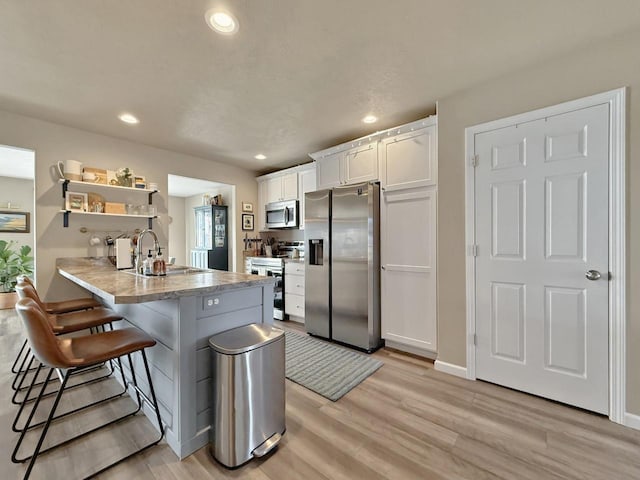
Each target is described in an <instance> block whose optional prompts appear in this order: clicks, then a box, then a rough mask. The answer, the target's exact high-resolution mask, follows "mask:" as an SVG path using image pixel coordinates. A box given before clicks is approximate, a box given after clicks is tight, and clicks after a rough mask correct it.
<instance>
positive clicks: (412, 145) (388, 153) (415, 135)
mask: <svg viewBox="0 0 640 480" xmlns="http://www.w3.org/2000/svg"><path fill="white" fill-rule="evenodd" d="M436 152H437V150H436V127H435V126H431V127H427V128H423V129H420V130H417V131H415V132H409V133H405V134H403V135H398V136H396V137H391V138H385V139H384V140H382V141H381V142H380V160H381V161H380V164H381V169H382V172H381V173H382V175H381V183H382V186H383V187H385V188H386V190H387V191H389V190H394V189H401V188H416V187H426V186H430V185H436V183H437V181H438V161H437V156H436V155H437V154H436Z"/></svg>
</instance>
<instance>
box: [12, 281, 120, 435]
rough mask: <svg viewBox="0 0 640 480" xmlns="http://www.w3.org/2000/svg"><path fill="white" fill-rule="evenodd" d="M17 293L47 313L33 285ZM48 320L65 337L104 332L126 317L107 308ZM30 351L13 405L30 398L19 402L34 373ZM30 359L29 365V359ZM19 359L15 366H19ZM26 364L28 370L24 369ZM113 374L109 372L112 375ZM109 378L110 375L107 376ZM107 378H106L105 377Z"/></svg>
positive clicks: (20, 286) (17, 381) (16, 380)
mask: <svg viewBox="0 0 640 480" xmlns="http://www.w3.org/2000/svg"><path fill="white" fill-rule="evenodd" d="M16 292H17V293H18V296H19V297H20V298H30V299H32V300H33V301H34V302H35V303H36V304H38V307H39V308H40V310H42V311H46V306H45V304H44V303H43V302H42V301H41V300H40V297H39V296H38V293H37V292H36V290H35V288H33V285H31V284H29V283H27V282H20V283H18V284H17V285H16ZM46 316H47V320H48V321H49V323H50V325H51V328H52V330H53V332H54V333H55V334H57V335H64V334H68V333H74V332H79V331H81V330H85V329H94V328H95V329H96V330H97V329H98V327H102V328H103V330H104V325H106V324H111V323H112V322H115V321H118V320H122V319H123V318H124V317H123V316H122V315H120V314H118V313H116V312H114V311H113V310H111V309H109V308H105V307H98V308H93V309H91V310H82V311H78V312H71V313H65V314H55V315H54V314H49V313H47V314H46ZM22 351H23V350H20V353H19V354H18V356H20V355H21V354H22ZM29 353H30V352H29V351H27V353H26V355H25V356H24V357H23V359H22V363H21V364H20V367H19V368H18V369H17V370H16V371H15V374H16V376H15V378H14V380H13V383H12V385H11V387H12V388H13V390H14V391H15V393H14V395H13V398H12V399H11V401H12V403H14V404H16V405H18V404H20V403H21V402H22V401H24V400H26V399H27V398H28V397H25V398H24V399H23V400H22V401H20V400H18V393H19V392H21V391H23V390H25V388H26V387H24V386H23V385H24V381H25V379H26V376H27V374H28V372H29V371H32V370H33V368H32V365H33V362H34V359H33V357H30V356H29ZM28 358H30V360H29V362H28V363H27V359H28ZM17 360H18V359H17V358H16V362H14V363H15V364H17ZM25 364H26V369H25V368H24V367H25ZM111 373H112V372H109V375H111ZM107 376H108V375H107ZM105 378H106V377H105ZM14 425H15V424H14Z"/></svg>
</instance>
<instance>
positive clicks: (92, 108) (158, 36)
mask: <svg viewBox="0 0 640 480" xmlns="http://www.w3.org/2000/svg"><path fill="white" fill-rule="evenodd" d="M214 6H223V7H227V8H228V9H229V10H231V11H232V12H233V13H234V14H235V16H236V17H237V18H238V20H239V22H240V30H239V32H238V33H237V34H236V35H234V36H222V35H218V34H216V33H215V32H213V31H212V30H211V29H209V28H208V26H207V25H206V23H205V19H204V13H205V12H206V11H207V10H208V9H209V8H211V7H214ZM0 11H1V12H2V15H0V65H1V66H2V75H0V109H5V110H9V111H14V112H17V113H22V114H26V115H31V116H35V117H39V118H43V119H46V120H50V121H54V122H58V123H62V124H66V125H70V126H73V127H77V128H82V129H86V130H90V131H94V132H99V133H103V134H106V135H111V136H116V137H121V138H126V139H130V140H133V141H136V142H140V143H145V144H148V145H154V146H158V147H162V148H167V149H170V150H174V151H179V152H184V153H189V154H193V155H197V156H201V157H205V158H209V159H213V160H218V161H222V162H227V163H232V164H236V165H239V166H242V167H244V168H248V169H251V170H256V171H259V172H265V171H270V170H273V169H276V168H282V167H286V166H291V165H294V164H298V163H304V162H306V161H308V160H309V159H308V157H307V154H308V153H309V152H313V151H317V150H320V149H323V148H326V147H329V146H332V145H335V144H337V143H341V142H343V141H347V140H350V139H353V138H355V137H358V136H361V135H365V134H368V133H371V132H373V131H376V130H382V129H385V128H388V127H392V126H394V125H398V124H401V123H405V122H408V121H411V120H415V119H418V118H420V117H422V116H425V115H426V114H429V113H432V112H433V111H434V108H435V102H436V101H437V100H438V99H439V98H443V97H445V96H447V95H450V94H452V93H454V92H455V91H458V90H461V89H465V88H468V87H469V86H471V85H474V84H477V83H479V82H483V81H486V80H488V79H491V78H495V77H498V76H501V75H503V74H505V73H507V72H509V71H513V70H516V69H520V68H523V67H525V66H527V65H530V64H535V63H538V62H542V61H544V60H546V59H548V58H552V57H556V56H560V55H566V54H568V53H569V52H570V51H572V50H574V49H577V48H585V46H586V45H588V44H589V43H590V42H597V41H599V40H601V39H603V38H605V37H610V36H612V35H615V34H617V33H619V32H623V31H626V30H631V29H636V28H638V27H639V26H640V8H638V2H637V0H607V1H606V2H605V1H603V0H526V1H525V0H521V1H513V0H482V1H477V0H475V1H474V0H447V1H442V0H439V1H437V0H397V1H394V2H389V1H388V0H349V1H346V2H345V1H338V0H322V1H312V0H262V1H255V0H234V1H231V0H228V1H227V3H226V4H225V3H224V2H220V1H218V0H209V1H196V0H181V1H178V0H165V1H162V2H159V1H157V0H112V1H108V2H105V1H104V0H83V1H82V2H78V1H77V0H57V1H55V2H46V1H39V2H26V1H15V0H0ZM125 111H127V112H132V113H134V114H135V115H137V116H138V117H139V118H140V120H141V123H140V124H139V125H135V126H129V125H126V124H123V123H121V122H120V121H119V120H118V119H117V115H118V114H120V113H122V112H125ZM368 113H373V114H375V115H377V116H378V117H379V118H380V120H379V122H378V123H377V124H374V125H365V124H363V123H361V122H360V119H361V118H362V117H363V116H365V115H366V114H368ZM257 153H264V154H265V155H267V159H266V160H256V159H254V158H253V157H254V155H256V154H257Z"/></svg>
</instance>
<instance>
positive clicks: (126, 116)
mask: <svg viewBox="0 0 640 480" xmlns="http://www.w3.org/2000/svg"><path fill="white" fill-rule="evenodd" d="M118 118H119V119H120V120H121V121H123V122H124V123H129V124H131V125H135V124H136V123H140V120H138V119H137V118H136V117H135V116H134V115H131V114H130V113H123V114H121V115H118Z"/></svg>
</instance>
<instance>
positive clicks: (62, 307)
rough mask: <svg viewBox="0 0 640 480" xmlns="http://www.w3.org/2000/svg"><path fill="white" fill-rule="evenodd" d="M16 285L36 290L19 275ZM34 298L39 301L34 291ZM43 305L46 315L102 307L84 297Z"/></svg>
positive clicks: (31, 282) (28, 281)
mask: <svg viewBox="0 0 640 480" xmlns="http://www.w3.org/2000/svg"><path fill="white" fill-rule="evenodd" d="M18 283H26V284H28V285H31V287H33V289H34V290H36V286H35V285H34V284H33V281H32V280H31V279H30V278H29V277H27V276H26V275H20V276H19V277H18ZM36 296H38V300H40V296H39V295H38V293H37V290H36ZM41 303H42V305H44V309H45V311H46V312H47V313H69V312H75V311H78V310H88V309H90V308H97V307H102V304H101V303H100V302H99V301H98V300H96V299H95V298H91V297H86V298H75V299H73V300H62V301H60V302H42V301H41Z"/></svg>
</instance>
